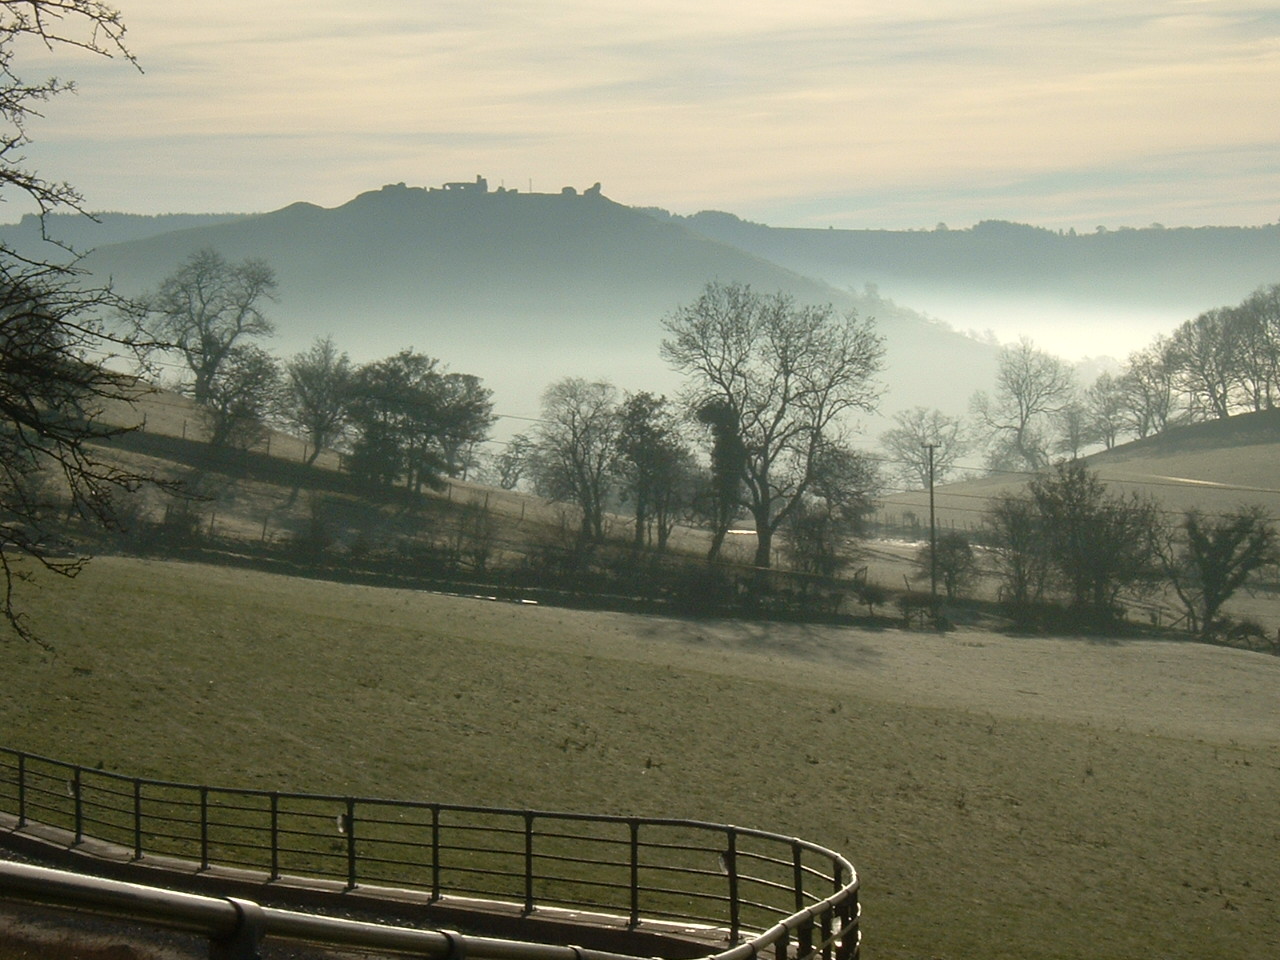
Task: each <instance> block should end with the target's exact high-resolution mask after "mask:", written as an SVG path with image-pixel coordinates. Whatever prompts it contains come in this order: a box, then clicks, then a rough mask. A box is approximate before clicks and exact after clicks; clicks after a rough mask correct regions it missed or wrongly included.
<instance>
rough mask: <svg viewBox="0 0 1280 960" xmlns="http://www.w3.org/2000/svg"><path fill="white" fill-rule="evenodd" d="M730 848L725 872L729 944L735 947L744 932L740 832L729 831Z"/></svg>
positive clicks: (725, 863)
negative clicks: (727, 887)
mask: <svg viewBox="0 0 1280 960" xmlns="http://www.w3.org/2000/svg"><path fill="white" fill-rule="evenodd" d="M728 839H729V847H728V849H727V850H726V851H725V854H724V870H725V873H727V874H728V875H729V942H730V943H732V944H734V945H735V946H736V945H737V943H738V934H739V933H740V932H741V930H742V904H741V902H740V901H739V899H738V831H737V830H735V829H734V828H733V827H729V829H728Z"/></svg>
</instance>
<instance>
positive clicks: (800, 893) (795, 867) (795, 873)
mask: <svg viewBox="0 0 1280 960" xmlns="http://www.w3.org/2000/svg"><path fill="white" fill-rule="evenodd" d="M803 855H804V852H803V851H802V850H801V849H800V844H799V842H798V841H794V840H793V841H792V842H791V884H792V887H793V888H794V889H795V893H796V913H799V912H800V911H801V910H803V909H804V863H803V861H802V859H801V858H802V857H803Z"/></svg>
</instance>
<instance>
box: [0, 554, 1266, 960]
mask: <svg viewBox="0 0 1280 960" xmlns="http://www.w3.org/2000/svg"><path fill="white" fill-rule="evenodd" d="M229 598H230V601H229ZM24 602H26V603H27V604H28V607H29V609H30V610H31V612H32V614H33V618H34V625H35V626H36V627H37V629H38V630H39V631H40V632H41V634H42V635H43V636H45V637H46V638H47V639H49V640H50V641H51V642H52V643H53V644H54V645H55V652H54V653H53V654H52V655H49V654H46V653H44V652H43V651H41V650H40V649H39V648H38V647H35V646H31V645H21V644H15V643H10V644H8V645H7V646H6V647H4V649H3V653H4V658H5V679H4V681H3V689H4V697H3V698H0V725H2V728H3V729H4V730H5V731H6V732H5V735H4V738H3V739H4V741H5V744H6V745H8V746H11V747H16V748H21V749H25V750H29V751H33V752H38V753H44V754H48V755H52V756H55V757H59V758H62V759H67V760H72V761H77V762H81V763H85V764H89V765H97V764H99V763H101V764H102V765H103V766H104V767H105V768H106V769H109V770H116V771H119V772H121V773H126V774H136V775H140V776H147V777H155V778H170V779H177V780H196V781H199V780H205V781H209V782H213V783H218V784H224V785H233V786H250V787H275V788H280V789H287V790H313V791H322V792H351V793H356V794H366V795H375V796H390V797H403V798H413V799H425V800H439V801H445V802H467V803H486V804H493V805H503V806H524V805H527V806H531V807H541V808H552V809H564V810H580V811H590V812H599V813H634V814H639V815H653V816H687V817H693V818H698V819H706V820H717V821H723V822H729V823H737V824H741V825H745V826H751V827H759V828H762V829H767V830H775V831H779V832H783V833H791V834H795V835H798V836H801V837H804V838H806V839H810V840H814V841H817V842H819V843H823V844H827V845H829V846H832V847H834V848H836V849H839V850H841V851H842V852H844V853H846V854H847V855H848V856H849V857H850V859H852V860H853V861H854V863H855V864H856V865H857V866H858V867H859V869H860V871H861V873H862V876H863V882H864V888H863V890H864V892H863V900H864V913H865V920H864V931H865V932H864V936H865V941H866V954H865V955H866V957H867V958H869V960H886V958H913V960H926V958H947V960H955V958H984V960H985V958H1002V957H1007V958H1020V960H1028V958H1041V957H1043V958H1050V957H1052V958H1074V957H1079V958H1084V957H1089V958H1098V957H1105V958H1122V957H1135V958H1136V957H1142V958H1148V957H1192V956H1195V957H1205V956H1210V957H1233V958H1254V957H1256V958H1264V957H1266V958H1270V957H1274V956H1277V955H1280V857H1278V856H1277V855H1276V854H1277V850H1278V849H1280V818H1278V817H1277V813H1280V722H1278V721H1280V659H1278V658H1274V657H1268V656H1263V655H1259V654H1251V653H1246V652H1241V651H1233V650H1225V649H1219V648H1212V647H1205V646H1197V645H1191V644H1184V643H1176V642H1151V641H1117V642H1103V641H1099V640H1097V639H1096V638H1094V639H1089V640H1086V639H1073V638H1065V639H1040V638H1037V639H1028V638H1012V637H1005V636H1001V635H997V634H992V633H984V632H979V631H976V630H961V631H958V632H955V633H951V634H946V635H934V634H926V633H909V632H904V631H898V630H882V631H863V630H855V629H850V628H837V627H825V626H824V627H816V626H810V625H778V624H741V623H727V622H718V621H681V620H671V619H663V618H658V617H640V616H628V615H622V614H610V613H598V612H597V613H591V612H581V611H568V610H558V609H553V608H549V607H522V606H517V605H511V604H497V603H487V602H484V601H476V600H467V599H460V598H452V597H443V596H433V595H429V594H422V593H412V592H406V591H394V590H385V589H375V588H368V587H350V586H340V585H335V584H331V583H318V582H309V581H302V580H290V579H284V578H277V577H271V576H266V575H262V574H256V573H249V572H244V571H233V570H227V569H221V568H210V567H202V566H194V565H185V564H178V563H161V562H146V561H138V560H126V559H118V558H110V557H103V558H99V559H97V560H95V561H94V563H93V564H92V565H91V566H90V567H89V569H88V571H87V572H86V573H85V574H84V575H83V576H82V577H81V578H80V579H79V580H78V581H76V582H73V583H65V582H61V581H57V582H55V581H51V580H41V581H40V588H39V589H36V590H30V589H28V591H27V592H26V593H25V594H24Z"/></svg>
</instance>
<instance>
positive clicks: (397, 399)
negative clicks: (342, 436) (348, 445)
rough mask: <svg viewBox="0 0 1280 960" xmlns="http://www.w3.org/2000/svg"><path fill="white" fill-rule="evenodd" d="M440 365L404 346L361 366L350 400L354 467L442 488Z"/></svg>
mask: <svg viewBox="0 0 1280 960" xmlns="http://www.w3.org/2000/svg"><path fill="white" fill-rule="evenodd" d="M437 367H438V364H437V361H436V360H435V359H434V358H432V357H428V356H426V355H425V354H421V353H416V352H414V351H413V350H401V351H400V352H399V353H397V354H394V355H393V356H390V357H387V358H386V359H383V360H378V361H375V362H373V363H368V364H365V365H364V366H362V367H360V368H359V370H357V371H356V374H355V377H354V379H353V382H352V388H351V403H350V406H349V417H350V422H351V425H352V429H353V431H354V433H355V437H354V439H353V441H352V449H351V469H352V472H353V473H355V474H357V475H358V476H362V477H364V478H366V479H369V480H373V481H375V482H378V483H382V484H386V485H390V484H393V483H395V481H396V480H398V479H399V478H401V477H403V478H404V479H405V486H406V487H407V488H408V489H409V490H411V491H412V492H414V493H420V492H421V491H422V488H423V486H427V487H430V488H431V489H434V490H439V489H441V488H443V486H444V480H443V479H442V477H443V474H444V472H445V469H446V463H445V458H444V455H443V453H442V451H441V446H440V443H439V438H440V436H441V434H442V432H443V430H444V424H445V423H446V422H447V419H448V411H447V410H446V409H445V406H444V397H443V395H442V391H441V390H440V379H441V373H440V371H439V370H438V369H437Z"/></svg>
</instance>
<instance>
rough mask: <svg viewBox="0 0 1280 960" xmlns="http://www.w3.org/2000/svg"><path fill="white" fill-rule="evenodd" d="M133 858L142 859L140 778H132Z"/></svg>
mask: <svg viewBox="0 0 1280 960" xmlns="http://www.w3.org/2000/svg"><path fill="white" fill-rule="evenodd" d="M133 859H135V860H141V859H142V780H141V778H139V777H134V778H133Z"/></svg>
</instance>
